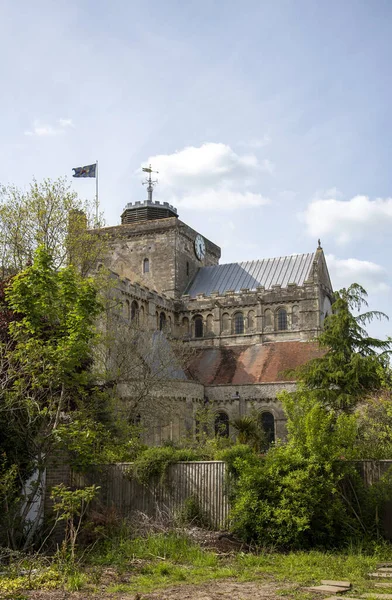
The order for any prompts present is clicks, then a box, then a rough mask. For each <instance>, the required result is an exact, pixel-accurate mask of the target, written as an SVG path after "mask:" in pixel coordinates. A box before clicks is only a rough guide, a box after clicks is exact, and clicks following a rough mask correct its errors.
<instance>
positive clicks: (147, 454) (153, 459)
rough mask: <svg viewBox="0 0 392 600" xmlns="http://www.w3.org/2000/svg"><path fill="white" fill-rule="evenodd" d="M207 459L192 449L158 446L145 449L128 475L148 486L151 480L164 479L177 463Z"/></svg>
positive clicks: (200, 452)
mask: <svg viewBox="0 0 392 600" xmlns="http://www.w3.org/2000/svg"><path fill="white" fill-rule="evenodd" d="M208 458H209V457H208V456H206V454H205V453H203V451H202V450H198V449H193V448H178V449H177V448H173V447H171V446H158V447H155V448H147V449H146V450H145V451H144V452H142V453H141V454H140V455H139V456H138V457H137V458H136V459H135V461H134V463H133V464H132V466H131V467H130V470H129V474H130V475H131V476H133V477H135V478H136V479H137V480H138V481H139V482H140V483H143V484H145V485H146V484H148V483H150V482H151V481H153V480H158V479H161V481H163V480H164V479H165V476H166V473H167V469H168V468H169V466H170V465H171V464H173V463H176V462H179V461H187V462H189V461H194V460H206V459H208Z"/></svg>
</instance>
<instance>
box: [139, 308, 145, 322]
mask: <svg viewBox="0 0 392 600" xmlns="http://www.w3.org/2000/svg"><path fill="white" fill-rule="evenodd" d="M139 315H140V321H141V323H144V306H143V305H142V306H141V307H140V310H139Z"/></svg>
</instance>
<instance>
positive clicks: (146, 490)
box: [72, 461, 229, 529]
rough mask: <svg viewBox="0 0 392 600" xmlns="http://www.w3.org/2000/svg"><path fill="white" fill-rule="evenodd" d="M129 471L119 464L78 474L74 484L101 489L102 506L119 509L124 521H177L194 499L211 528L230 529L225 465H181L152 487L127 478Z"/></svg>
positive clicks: (201, 463) (74, 477) (210, 462)
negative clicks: (142, 517) (141, 516)
mask: <svg viewBox="0 0 392 600" xmlns="http://www.w3.org/2000/svg"><path fill="white" fill-rule="evenodd" d="M129 467H130V463H117V464H113V465H105V466H103V467H101V469H95V470H91V471H90V472H89V473H88V474H83V475H82V474H80V473H74V474H73V480H72V483H73V485H76V486H78V487H83V486H85V485H92V484H97V485H99V486H100V489H99V494H98V498H97V501H96V502H97V503H98V505H100V506H101V507H102V506H107V507H115V508H116V510H117V512H118V513H119V514H120V515H121V516H123V517H127V516H129V515H131V514H132V513H135V512H142V513H145V514H146V515H148V516H150V517H158V516H159V515H166V516H167V517H174V516H176V515H178V513H179V511H180V510H181V508H182V507H183V506H184V503H185V502H186V501H187V500H189V499H190V498H192V499H193V500H196V501H197V503H198V505H199V507H200V509H201V510H202V513H203V516H204V517H205V518H206V520H207V521H208V522H209V524H210V525H211V527H213V528H215V529H224V528H227V526H228V517H229V497H228V489H227V485H226V465H225V463H224V462H222V461H197V462H178V463H175V464H172V465H170V466H169V468H168V472H167V476H166V478H165V480H164V481H161V480H160V479H157V480H153V481H151V482H150V483H149V485H148V486H144V485H141V484H140V483H138V482H137V481H136V480H135V479H133V478H132V477H130V476H129V475H127V473H128V471H129Z"/></svg>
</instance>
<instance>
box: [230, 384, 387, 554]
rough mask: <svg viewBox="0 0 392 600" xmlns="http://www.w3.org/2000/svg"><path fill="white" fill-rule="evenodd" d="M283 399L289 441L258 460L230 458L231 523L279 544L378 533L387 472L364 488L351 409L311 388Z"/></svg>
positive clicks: (253, 537)
mask: <svg viewBox="0 0 392 600" xmlns="http://www.w3.org/2000/svg"><path fill="white" fill-rule="evenodd" d="M280 399H281V401H282V403H283V406H284V408H285V411H286V414H287V418H288V422H287V423H288V441H287V443H285V444H281V445H277V446H275V447H273V448H271V449H270V450H269V452H268V453H267V454H266V455H265V457H263V458H262V459H258V460H255V456H254V455H252V454H250V455H249V456H246V455H244V456H243V457H238V458H235V459H234V461H233V466H231V472H232V473H234V474H235V486H234V488H233V490H234V499H233V510H232V515H231V517H232V524H231V527H232V529H233V531H234V532H235V533H237V534H238V535H239V536H241V537H242V538H243V539H245V540H247V541H252V542H255V543H257V544H263V545H268V546H275V547H279V548H284V549H287V548H311V547H315V546H323V547H337V546H341V545H343V544H346V543H347V541H348V540H349V539H353V538H354V539H360V538H363V537H364V536H366V537H368V538H371V537H372V536H375V535H376V536H377V535H380V533H382V531H381V529H382V528H381V526H380V523H379V522H378V521H379V515H380V514H381V512H382V507H383V505H384V503H385V501H386V500H387V498H388V497H389V498H390V497H391V496H392V487H391V485H390V479H389V477H386V478H385V479H384V481H381V482H379V483H378V484H377V485H374V486H372V487H371V488H367V487H366V486H365V484H364V483H363V481H362V479H361V477H359V475H358V473H357V471H356V469H355V467H354V463H353V462H349V461H348V460H346V459H352V458H354V457H355V455H356V454H355V452H356V450H355V440H356V434H357V421H356V417H355V416H354V415H350V414H345V413H341V412H340V411H334V410H332V409H330V410H329V409H328V408H326V407H325V406H324V405H323V404H322V403H321V402H320V401H319V400H318V399H317V397H316V398H315V397H313V395H312V393H311V392H308V391H306V390H300V391H298V392H296V393H295V394H293V395H290V394H287V393H285V394H282V395H281V396H280Z"/></svg>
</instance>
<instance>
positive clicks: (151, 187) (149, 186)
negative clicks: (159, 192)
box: [142, 165, 159, 202]
mask: <svg viewBox="0 0 392 600" xmlns="http://www.w3.org/2000/svg"><path fill="white" fill-rule="evenodd" d="M142 171H144V172H145V173H148V177H147V179H145V181H143V182H142V185H146V186H147V193H148V198H147V200H148V202H152V192H153V190H154V186H155V185H156V184H157V183H158V179H155V180H152V179H151V173H159V171H153V170H152V168H151V165H149V166H148V167H142Z"/></svg>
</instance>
